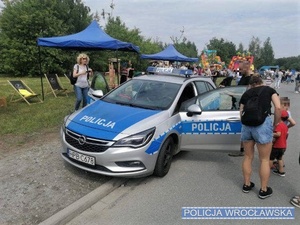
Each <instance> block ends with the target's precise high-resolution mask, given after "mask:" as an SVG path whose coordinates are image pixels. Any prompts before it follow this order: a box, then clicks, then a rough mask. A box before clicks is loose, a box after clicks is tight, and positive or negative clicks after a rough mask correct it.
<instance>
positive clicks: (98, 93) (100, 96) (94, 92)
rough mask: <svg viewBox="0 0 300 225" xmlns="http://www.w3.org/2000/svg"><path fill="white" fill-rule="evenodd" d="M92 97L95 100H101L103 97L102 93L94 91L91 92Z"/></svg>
mask: <svg viewBox="0 0 300 225" xmlns="http://www.w3.org/2000/svg"><path fill="white" fill-rule="evenodd" d="M92 95H93V96H94V97H96V98H102V97H103V91H102V90H95V91H93V92H92Z"/></svg>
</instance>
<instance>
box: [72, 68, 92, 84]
mask: <svg viewBox="0 0 300 225" xmlns="http://www.w3.org/2000/svg"><path fill="white" fill-rule="evenodd" d="M76 66H77V73H78V72H79V65H78V64H77V65H76ZM86 70H87V71H88V70H89V66H88V65H86ZM77 78H78V77H73V72H71V74H70V83H71V84H72V85H75V84H76V82H77ZM87 79H89V73H88V77H87Z"/></svg>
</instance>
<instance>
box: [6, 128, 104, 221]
mask: <svg viewBox="0 0 300 225" xmlns="http://www.w3.org/2000/svg"><path fill="white" fill-rule="evenodd" d="M60 147H61V144H60V137H59V132H58V131H55V132H53V131H52V132H45V133H42V134H33V135H31V136H24V137H17V138H16V137H15V136H9V135H7V136H4V137H3V136H2V137H1V140H0V193H1V194H0V224H1V225H10V224H13V225H18V224H22V225H23V224H30V225H34V224H39V223H40V222H42V221H44V220H45V219H47V218H49V217H50V216H52V215H53V214H55V213H56V212H58V211H60V210H61V209H63V208H65V207H66V206H68V205H70V204H71V203H73V202H75V201H76V200H78V199H80V198H81V197H83V196H84V195H86V194H87V193H89V192H90V191H92V190H94V189H95V188H97V187H99V186H100V185H101V184H103V183H105V182H106V181H108V180H109V179H110V177H106V176H101V175H98V174H93V173H88V172H85V171H83V170H79V169H77V168H75V167H73V166H71V165H68V164H67V163H65V162H64V161H63V159H62V158H61V157H60Z"/></svg>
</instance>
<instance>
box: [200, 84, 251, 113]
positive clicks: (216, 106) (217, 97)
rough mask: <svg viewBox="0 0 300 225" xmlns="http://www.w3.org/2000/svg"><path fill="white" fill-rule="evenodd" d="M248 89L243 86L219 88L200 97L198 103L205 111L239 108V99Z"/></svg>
mask: <svg viewBox="0 0 300 225" xmlns="http://www.w3.org/2000/svg"><path fill="white" fill-rule="evenodd" d="M245 90H246V88H245V87H241V88H219V89H217V90H216V91H213V92H210V93H208V94H207V95H206V94H204V96H200V97H199V98H198V101H197V102H198V104H199V105H200V107H201V109H202V110H203V111H216V110H224V111H227V110H233V111H235V110H239V101H240V98H241V96H242V94H243V92H244V91H245Z"/></svg>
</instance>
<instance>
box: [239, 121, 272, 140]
mask: <svg viewBox="0 0 300 225" xmlns="http://www.w3.org/2000/svg"><path fill="white" fill-rule="evenodd" d="M252 140H253V141H255V142H256V143H258V144H268V143H271V142H272V140H273V121H272V119H271V117H270V116H267V117H266V119H265V122H264V123H263V124H261V125H259V126H256V127H251V126H246V125H243V124H242V131H241V141H242V142H247V141H252Z"/></svg>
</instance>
